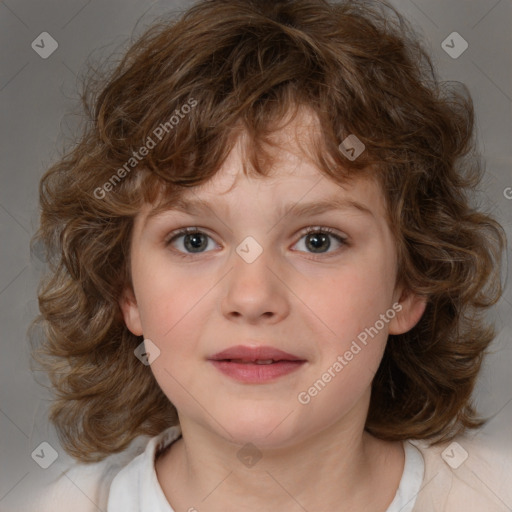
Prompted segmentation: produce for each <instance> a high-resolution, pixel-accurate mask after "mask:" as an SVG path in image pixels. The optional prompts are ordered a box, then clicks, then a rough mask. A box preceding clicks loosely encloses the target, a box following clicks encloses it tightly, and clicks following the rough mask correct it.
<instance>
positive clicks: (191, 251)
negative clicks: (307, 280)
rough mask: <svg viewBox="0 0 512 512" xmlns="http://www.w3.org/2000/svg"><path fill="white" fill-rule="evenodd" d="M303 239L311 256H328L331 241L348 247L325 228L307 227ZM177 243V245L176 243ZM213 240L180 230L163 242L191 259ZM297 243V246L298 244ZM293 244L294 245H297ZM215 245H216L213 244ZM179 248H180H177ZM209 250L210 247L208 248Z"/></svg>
mask: <svg viewBox="0 0 512 512" xmlns="http://www.w3.org/2000/svg"><path fill="white" fill-rule="evenodd" d="M180 239H181V240H180ZM302 239H305V248H306V250H305V251H302V252H308V253H309V254H312V255H323V254H330V253H331V252H333V251H330V252H329V253H328V251H329V249H331V246H332V244H331V239H334V240H335V241H336V243H337V244H339V246H345V245H348V243H347V239H346V238H345V237H343V236H341V235H339V234H337V233H336V232H335V231H334V230H332V229H331V228H327V227H320V226H318V227H309V228H307V229H306V230H305V231H303V232H302V233H301V238H300V240H299V242H300V241H301V240H302ZM178 241H179V243H178ZM209 241H212V242H213V239H212V238H211V237H210V236H209V235H208V234H207V233H205V232H204V231H201V230H200V229H199V228H195V227H188V228H182V229H179V230H177V231H174V232H173V233H171V237H170V238H169V239H168V240H167V241H166V242H165V245H166V246H171V245H172V246H173V247H174V248H175V249H176V251H175V252H176V253H177V254H178V255H179V256H180V257H183V258H193V257H194V256H195V255H199V254H202V253H204V252H208V251H207V249H208V247H209V246H211V244H209ZM299 242H297V244H298V243H299ZM297 244H295V245H297ZM214 245H216V244H214ZM179 246H181V247H179ZM210 249H211V247H210Z"/></svg>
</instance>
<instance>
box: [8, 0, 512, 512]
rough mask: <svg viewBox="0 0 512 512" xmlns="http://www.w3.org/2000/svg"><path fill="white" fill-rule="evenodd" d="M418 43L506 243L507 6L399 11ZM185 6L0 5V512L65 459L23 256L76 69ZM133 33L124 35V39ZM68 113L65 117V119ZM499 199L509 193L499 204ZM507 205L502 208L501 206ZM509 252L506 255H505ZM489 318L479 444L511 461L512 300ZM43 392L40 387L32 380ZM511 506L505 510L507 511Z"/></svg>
mask: <svg viewBox="0 0 512 512" xmlns="http://www.w3.org/2000/svg"><path fill="white" fill-rule="evenodd" d="M393 3H394V4H395V5H396V6H397V7H398V8H399V9H400V10H401V11H402V12H403V13H404V14H405V15H406V17H407V18H408V19H409V20H410V21H411V22H412V23H413V25H414V26H415V28H416V29H417V30H418V31H419V32H420V33H421V34H422V35H423V37H424V38H425V40H426V43H427V45H428V46H429V48H430V50H431V53H432V55H433V57H434V62H435V64H436V65H437V67H438V70H439V72H440V74H441V77H442V78H443V79H446V80H457V81H461V82H464V83H465V84H466V85H467V86H468V87H469V89H470V92H471V94H472V96H473V99H474V101H475V107H476V113H477V122H478V138H479V144H480V150H481V151H482V153H483V155H484V157H485V159H486V161H487V174H486V178H485V180H484V183H483V186H482V191H481V192H482V194H481V202H482V204H483V205H485V206H486V207H487V208H488V209H489V210H490V211H491V212H492V213H493V214H494V215H495V216H496V217H497V218H498V220H500V221H501V223H502V224H503V225H504V227H505V229H506V230H507V233H508V236H509V240H512V189H509V188H508V187H512V172H511V169H512V165H511V164H512V158H511V150H510V148H511V143H512V126H511V125H512V123H511V117H512V116H511V106H512V80H511V70H512V65H511V62H512V52H511V48H512V38H511V28H510V27H511V21H512V0H492V1H490V0H448V1H446V0H444V1H443V0H415V1H412V0H396V1H394V2H393ZM190 5H191V2H186V1H182V2H175V1H169V2H152V3H151V2H143V1H140V0H123V1H121V0H108V1H104V2H98V1H95V2H93V1H91V0H89V1H84V0H71V1H70V0H67V1H64V0H52V1H49V0H46V1H44V2H34V1H28V0H8V1H7V2H1V3H0V42H1V51H2V53H1V65H0V103H1V112H2V115H1V121H0V130H1V132H0V140H1V148H2V152H1V166H0V172H1V184H2V185H1V187H0V230H1V231H0V244H1V245H0V256H1V260H0V261H1V265H0V322H1V324H0V325H1V330H0V346H1V350H2V356H1V358H0V364H1V371H0V379H1V388H0V432H1V441H0V454H1V455H0V457H1V463H0V468H1V469H0V471H1V475H0V510H8V509H9V510H10V507H11V506H13V503H15V501H16V499H17V497H19V496H21V495H26V494H27V493H28V494H30V493H31V492H33V491H34V486H36V485H42V483H43V484H44V482H47V481H49V480H50V479H51V478H54V477H55V476H56V475H57V474H58V472H60V471H61V470H62V469H63V468H64V467H65V466H66V464H68V463H69V461H70V459H69V458H68V457H67V456H66V454H65V452H64V451H63V450H62V448H61V447H60V446H59V444H58V441H57V439H56V437H55V432H54V431H53V429H52V428H51V427H50V426H49V425H48V422H47V419H46V408H47V404H48V398H49V394H48V392H47V391H46V390H45V389H44V388H42V387H41V386H39V385H38V384H37V383H36V382H35V380H34V376H33V375H32V373H31V371H30V368H29V346H28V342H27V332H26V331H27V328H28V325H29V323H30V322H31V320H32V319H33V318H34V316H35V315H36V313H37V302H36V287H37V283H38V280H39V277H40V274H41V271H42V270H43V268H44V267H43V264H42V263H41V261H39V260H38V258H36V257H33V256H32V257H31V256H30V251H29V240H30V237H31V235H32V233H33V232H34V230H35V229H36V226H37V222H38V205H37V201H38V199H37V187H38V180H39V178H40V176H41V175H42V174H43V172H44V170H45V168H47V167H48V166H49V165H51V164H52V163H53V162H54V161H55V160H56V159H57V157H58V151H59V149H60V148H61V145H62V140H63V138H65V137H66V136H68V135H69V134H70V133H71V131H70V130H71V129H72V127H73V126H75V125H76V122H77V118H76V117H75V116H72V115H69V112H70V109H73V108H75V106H76V103H75V100H76V83H77V82H76V80H77V74H78V73H80V72H81V71H82V69H83V65H84V63H85V60H86V59H87V58H88V57H89V56H92V57H93V58H94V57H101V56H102V55H105V54H109V53H111V52H112V51H114V50H116V49H117V50H119V49H120V48H121V45H123V44H124V43H126V42H127V41H128V39H129V37H130V36H131V35H132V34H133V35H137V34H139V33H140V32H141V31H142V30H143V29H144V27H145V26H146V25H147V24H149V23H150V22H151V20H152V19H153V18H154V17H155V16H157V15H159V14H161V13H163V12H166V11H168V10H170V9H176V10H179V8H180V7H181V8H183V7H184V8H186V7H188V6H190ZM45 31H46V32H49V33H50V34H51V35H52V37H53V38H54V39H55V40H56V41H57V42H58V45H59V46H58V49H57V50H56V51H55V52H54V53H53V54H52V55H51V56H50V57H49V58H47V59H43V58H41V57H40V56H39V55H38V54H37V53H36V52H35V51H34V50H33V49H32V47H31V44H32V41H34V40H35V39H36V38H37V37H38V36H39V34H41V33H42V32H45ZM132 31H133V33H132ZM454 31H456V32H458V33H459V34H461V35H462V37H463V38H464V39H465V40H466V41H467V42H468V44H469V48H468V49H467V50H466V51H465V53H463V54H462V55H461V56H460V57H459V58H457V59H453V58H452V57H450V56H449V55H448V54H447V53H446V52H445V51H444V50H443V48H442V47H441V43H442V41H443V40H445V38H446V37H447V36H448V35H449V34H451V33H452V32H454ZM66 114H68V115H66ZM507 192H508V193H507ZM507 196H508V197H507ZM510 247H511V245H510V241H509V246H508V250H509V251H510ZM510 288H511V287H510V286H508V287H507V289H506V292H505V296H504V297H503V299H502V300H501V301H500V303H499V304H498V305H497V306H496V307H495V308H494V310H493V312H492V313H491V314H492V317H493V318H494V319H495V321H496V322H497V326H498V329H499V336H498V338H497V339H496V341H495V342H494V344H493V345H492V354H491V355H490V356H489V357H488V358H487V359H486V361H485V364H484V368H483V371H482V374H481V376H480V379H479V381H478V386H477V390H476V400H477V404H478V406H479V408H480V410H481V412H482V413H483V414H484V415H494V419H493V420H492V421H490V422H489V424H488V425H487V426H486V427H485V428H484V431H483V434H485V435H486V436H487V438H488V439H490V440H492V442H495V443H498V444H499V445H500V446H501V447H502V449H503V452H504V453H506V454H508V457H510V454H511V453H512V438H511V437H512V436H511V428H510V425H512V377H511V372H510V367H511V363H512V348H511V344H510V333H511V327H512V315H511V312H512V291H511V289H510ZM38 378H39V379H40V380H43V381H44V378H43V376H38ZM43 441H49V442H50V444H51V445H52V446H53V447H54V448H55V449H56V451H57V452H58V454H59V457H58V459H57V461H56V462H55V464H53V465H52V466H51V467H50V468H49V469H47V470H43V469H41V468H40V467H39V466H38V465H37V464H36V463H35V462H34V460H32V458H31V453H32V452H33V450H34V449H35V448H36V447H37V446H38V445H39V444H40V443H41V442H43ZM507 505H508V506H509V507H512V503H509V504H507Z"/></svg>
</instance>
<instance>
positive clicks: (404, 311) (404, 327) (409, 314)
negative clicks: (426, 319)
mask: <svg viewBox="0 0 512 512" xmlns="http://www.w3.org/2000/svg"><path fill="white" fill-rule="evenodd" d="M397 302H398V304H399V305H400V307H401V309H399V308H398V307H396V306H393V309H395V308H396V309H395V310H396V315H395V317H394V318H393V319H392V320H391V321H390V322H389V331H388V332H389V334H404V333H405V332H407V331H410V330H411V329H412V328H413V327H414V326H415V325H416V324H417V323H418V322H419V321H420V318H421V317H422V315H423V313H424V312H425V308H426V307H427V299H426V298H425V297H421V296H420V295H417V294H415V293H413V292H412V291H410V290H405V289H404V290H402V291H401V292H400V298H399V299H398V301H397Z"/></svg>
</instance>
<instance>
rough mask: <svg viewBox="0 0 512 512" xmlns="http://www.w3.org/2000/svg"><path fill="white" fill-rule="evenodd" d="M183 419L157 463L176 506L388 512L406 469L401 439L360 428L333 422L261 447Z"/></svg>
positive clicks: (159, 473) (217, 508)
mask: <svg viewBox="0 0 512 512" xmlns="http://www.w3.org/2000/svg"><path fill="white" fill-rule="evenodd" d="M181 423H182V431H183V436H182V439H180V440H178V441H176V442H175V443H174V444H173V445H172V447H171V449H170V450H169V451H167V452H166V453H165V454H163V455H162V457H161V458H159V459H158V460H157V464H156V470H157V475H158V478H159V481H160V484H161V486H162V489H163V491H164V494H165V495H166V497H167V499H168V501H169V502H170V503H171V505H172V506H173V508H175V510H194V507H195V508H197V510H201V511H205V512H206V511H208V512H210V511H211V512H214V511H215V512H216V511H221V510H222V511H225V510H227V508H226V507H227V506H228V507H229V509H230V510H231V509H232V510H247V511H253V510H254V511H265V510H297V511H301V510H302V511H303V510H304V509H305V510H339V511H343V510H367V509H370V510H376V511H383V512H384V511H385V510H386V509H387V506H388V505H389V504H390V503H391V501H392V500H393V497H394V495H395V493H396V489H397V488H398V485H399V482H400V478H401V475H402V472H403V464H404V453H403V448H402V444H401V443H389V442H385V441H381V440H378V439H376V438H374V437H373V436H371V435H370V434H368V433H366V432H364V431H363V429H362V428H352V429H341V428H340V425H338V424H334V425H332V426H331V427H329V428H328V429H326V430H323V431H322V432H320V433H317V434H316V435H314V436H310V437H308V438H307V439H304V440H303V441H301V442H299V443H294V444H293V445H289V446H287V447H281V448H279V449H265V450H263V451H261V450H259V449H257V448H256V447H251V446H250V445H246V446H245V447H244V448H242V450H241V448H240V445H235V444H233V443H231V442H229V441H228V440H226V439H225V438H223V437H220V436H218V435H216V434H215V433H212V432H211V431H210V430H206V429H203V427H201V426H198V425H197V424H188V423H187V422H186V421H185V422H183V421H182V422H181ZM260 457H261V458H260ZM258 459H259V460H258Z"/></svg>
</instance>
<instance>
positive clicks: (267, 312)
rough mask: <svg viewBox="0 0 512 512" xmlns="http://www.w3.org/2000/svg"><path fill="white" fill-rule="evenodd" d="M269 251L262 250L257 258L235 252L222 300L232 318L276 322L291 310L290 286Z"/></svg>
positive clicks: (223, 308) (254, 321)
mask: <svg viewBox="0 0 512 512" xmlns="http://www.w3.org/2000/svg"><path fill="white" fill-rule="evenodd" d="M270 252H271V251H268V250H263V252H262V253H261V254H260V255H259V256H258V257H257V258H256V259H255V260H254V261H251V259H244V257H243V255H242V256H240V254H238V253H237V252H235V251H234V252H233V258H232V262H233V267H232V270H231V272H229V274H228V276H227V279H226V286H227V290H226V293H225V295H224V298H223V300H222V313H223V315H224V316H226V317H228V318H229V319H230V320H231V321H237V322H239V323H250V324H257V323H260V322H265V323H268V324H274V323H278V322H280V321H281V320H283V319H284V318H285V317H286V316H287V315H288V314H289V300H288V297H287V290H288V288H287V287H286V285H285V282H284V279H283V277H284V276H282V275H280V272H279V268H278V265H276V259H275V257H273V256H272V255H271V254H270ZM281 274H282V272H281Z"/></svg>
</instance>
